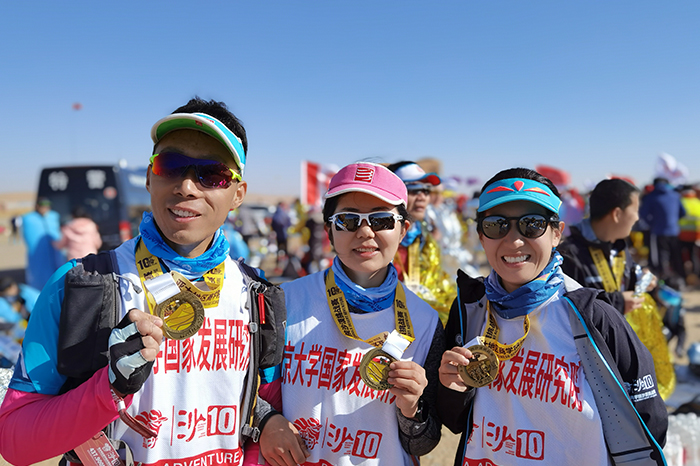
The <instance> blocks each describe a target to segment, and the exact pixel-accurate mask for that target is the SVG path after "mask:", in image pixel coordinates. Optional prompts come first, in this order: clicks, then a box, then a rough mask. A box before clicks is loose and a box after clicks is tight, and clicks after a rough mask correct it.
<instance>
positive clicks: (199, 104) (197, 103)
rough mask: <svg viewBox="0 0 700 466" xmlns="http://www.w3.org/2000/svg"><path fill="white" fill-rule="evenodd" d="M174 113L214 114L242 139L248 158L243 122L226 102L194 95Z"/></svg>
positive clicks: (246, 138)
mask: <svg viewBox="0 0 700 466" xmlns="http://www.w3.org/2000/svg"><path fill="white" fill-rule="evenodd" d="M173 113H206V114H207V115H211V116H213V117H214V118H216V119H217V120H219V121H220V122H221V123H223V124H224V125H226V127H227V128H228V129H230V130H231V131H233V134H235V135H236V136H238V137H239V138H240V139H241V144H242V145H243V151H244V152H245V155H246V159H247V158H248V137H247V136H246V133H245V128H244V127H243V123H241V121H240V120H239V119H238V118H236V115H234V114H233V113H231V111H230V110H229V109H228V107H227V106H226V104H225V103H223V102H217V101H216V100H210V101H206V100H204V99H201V98H200V97H199V96H194V97H193V98H192V99H190V101H189V102H187V103H186V104H185V105H183V106H182V107H178V108H177V109H175V111H174V112H173Z"/></svg>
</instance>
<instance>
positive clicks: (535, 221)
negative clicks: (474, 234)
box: [479, 214, 559, 239]
mask: <svg viewBox="0 0 700 466" xmlns="http://www.w3.org/2000/svg"><path fill="white" fill-rule="evenodd" d="M557 220H559V219H558V218H557V217H549V218H546V217H545V216H544V215H540V214H526V215H523V216H522V217H503V216H501V215H489V216H488V217H484V218H482V219H481V220H480V221H479V226H480V228H481V232H482V233H483V234H484V236H486V237H487V238H490V239H501V238H505V237H506V235H507V234H508V232H509V231H510V228H511V225H513V223H515V224H516V225H517V226H518V232H520V234H521V235H522V236H524V237H525V238H530V239H534V238H539V237H540V236H542V235H544V232H545V231H547V225H549V223H550V222H555V221H557Z"/></svg>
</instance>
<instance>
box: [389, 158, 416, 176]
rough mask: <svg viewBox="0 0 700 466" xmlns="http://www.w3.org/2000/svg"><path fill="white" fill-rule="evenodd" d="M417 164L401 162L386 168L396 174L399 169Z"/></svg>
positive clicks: (407, 161)
mask: <svg viewBox="0 0 700 466" xmlns="http://www.w3.org/2000/svg"><path fill="white" fill-rule="evenodd" d="M415 163H416V162H411V161H410V160H402V161H401V162H394V163H390V164H389V165H387V166H386V168H388V169H389V170H391V171H392V172H394V173H396V170H398V169H399V168H401V167H405V166H406V165H412V164H415Z"/></svg>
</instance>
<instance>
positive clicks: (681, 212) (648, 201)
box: [639, 178, 685, 290]
mask: <svg viewBox="0 0 700 466" xmlns="http://www.w3.org/2000/svg"><path fill="white" fill-rule="evenodd" d="M683 216H685V209H684V208H683V204H681V196H680V194H679V193H678V192H677V191H675V190H674V189H673V187H672V186H671V185H670V184H669V182H668V180H667V179H665V178H656V179H655V180H654V188H653V189H652V191H651V192H650V193H649V194H647V195H646V196H644V197H643V198H642V200H641V206H640V208H639V217H640V219H643V220H644V222H645V223H646V224H647V225H649V228H650V232H649V233H650V235H649V268H650V269H651V271H652V272H654V274H656V276H657V277H659V278H660V279H661V280H664V282H666V284H668V285H670V286H672V287H673V288H675V289H678V290H680V289H681V288H682V287H683V285H684V279H685V271H684V269H683V260H682V259H681V247H680V239H679V238H678V235H679V234H680V226H679V225H680V224H679V221H680V219H681V217H683Z"/></svg>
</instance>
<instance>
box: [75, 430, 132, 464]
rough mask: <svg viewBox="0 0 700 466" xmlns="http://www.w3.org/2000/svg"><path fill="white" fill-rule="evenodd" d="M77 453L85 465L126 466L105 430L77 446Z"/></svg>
mask: <svg viewBox="0 0 700 466" xmlns="http://www.w3.org/2000/svg"><path fill="white" fill-rule="evenodd" d="M74 451H75V454H76V455H78V458H80V461H82V462H83V464H84V465H85V466H124V462H123V461H122V460H121V458H119V454H118V453H117V450H115V449H114V447H113V446H112V444H111V443H110V442H109V440H108V439H107V437H106V436H105V433H104V432H100V433H99V434H97V435H95V436H94V437H93V438H91V439H90V440H88V441H87V442H85V443H83V444H82V445H80V446H79V447H76V448H75V450H74Z"/></svg>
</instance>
